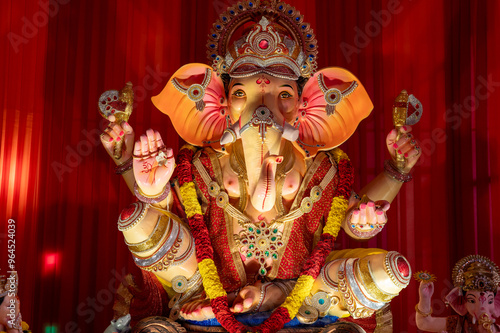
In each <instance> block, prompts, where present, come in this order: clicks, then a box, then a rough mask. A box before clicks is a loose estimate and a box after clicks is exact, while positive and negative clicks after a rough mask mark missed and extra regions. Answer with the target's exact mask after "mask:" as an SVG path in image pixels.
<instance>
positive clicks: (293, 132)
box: [283, 122, 299, 142]
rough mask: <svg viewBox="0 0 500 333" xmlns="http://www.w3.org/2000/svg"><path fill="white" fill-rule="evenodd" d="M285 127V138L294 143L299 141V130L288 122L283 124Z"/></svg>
mask: <svg viewBox="0 0 500 333" xmlns="http://www.w3.org/2000/svg"><path fill="white" fill-rule="evenodd" d="M283 127H284V129H283V138H284V139H286V140H288V141H292V142H294V141H297V139H298V138H299V130H298V129H297V128H295V127H293V126H292V125H290V124H289V123H287V122H285V123H284V124H283Z"/></svg>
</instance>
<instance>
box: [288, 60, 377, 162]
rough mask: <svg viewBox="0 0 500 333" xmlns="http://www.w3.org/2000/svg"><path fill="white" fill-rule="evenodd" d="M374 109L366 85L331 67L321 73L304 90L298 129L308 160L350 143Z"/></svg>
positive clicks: (345, 72)
mask: <svg viewBox="0 0 500 333" xmlns="http://www.w3.org/2000/svg"><path fill="white" fill-rule="evenodd" d="M372 109H373V104H372V102H371V100H370V97H369V96H368V93H367V92H366V90H365V88H364V87H363V85H362V84H361V83H360V82H359V80H358V79H357V78H356V77H355V76H354V75H353V74H352V73H350V72H349V71H347V70H345V69H343V68H339V67H330V68H325V69H323V70H321V71H319V72H317V73H316V74H315V75H314V76H313V77H312V78H310V79H309V81H308V82H307V83H306V85H305V86H304V89H303V90H302V98H301V104H300V107H299V112H298V115H297V118H296V119H295V123H294V125H295V127H296V128H298V129H299V133H300V134H299V139H298V140H297V144H298V145H299V146H300V147H301V148H302V149H303V150H304V151H305V153H306V156H314V155H315V154H316V153H317V152H318V151H320V150H329V149H332V148H335V147H337V146H339V145H340V144H342V143H343V142H344V141H346V140H347V139H348V138H349V137H350V136H351V135H352V133H354V131H355V130H356V128H357V127H358V124H359V123H360V122H361V120H363V119H364V118H366V117H367V116H368V115H369V114H370V112H371V111H372Z"/></svg>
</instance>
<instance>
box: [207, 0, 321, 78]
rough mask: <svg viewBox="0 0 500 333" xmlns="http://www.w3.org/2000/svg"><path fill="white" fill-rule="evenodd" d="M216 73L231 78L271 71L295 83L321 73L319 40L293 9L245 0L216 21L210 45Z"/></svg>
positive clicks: (270, 2)
mask: <svg viewBox="0 0 500 333" xmlns="http://www.w3.org/2000/svg"><path fill="white" fill-rule="evenodd" d="M207 48H208V52H207V55H208V58H209V59H210V60H211V61H212V66H213V68H214V70H215V71H216V72H217V73H219V74H229V75H230V76H231V77H245V76H251V75H254V74H257V73H267V74H270V75H273V76H276V77H281V78H286V79H293V80H296V79H298V78H299V77H301V76H302V77H304V78H309V77H311V76H312V75H313V74H314V72H315V71H316V69H317V61H316V58H317V54H318V51H317V41H316V37H315V35H314V33H313V31H312V29H311V28H310V26H309V24H308V23H305V22H303V17H302V15H300V12H298V11H297V10H296V9H295V8H294V7H292V6H290V5H288V4H285V3H283V2H277V1H259V0H258V1H245V2H240V3H238V4H236V5H235V6H232V7H230V8H228V10H227V11H226V12H225V13H223V14H221V15H220V18H219V19H218V20H217V21H216V22H215V23H214V25H213V28H212V31H211V33H210V35H209V41H208V43H207Z"/></svg>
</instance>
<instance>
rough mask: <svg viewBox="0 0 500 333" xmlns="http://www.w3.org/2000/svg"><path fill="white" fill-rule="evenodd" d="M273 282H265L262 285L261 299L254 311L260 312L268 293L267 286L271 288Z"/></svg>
mask: <svg viewBox="0 0 500 333" xmlns="http://www.w3.org/2000/svg"><path fill="white" fill-rule="evenodd" d="M272 285H273V284H272V283H271V282H267V283H264V284H263V285H262V286H260V299H259V303H257V306H256V307H255V309H254V310H253V312H259V310H260V307H261V306H262V304H263V303H264V299H265V298H266V294H267V288H270V287H271V286H272Z"/></svg>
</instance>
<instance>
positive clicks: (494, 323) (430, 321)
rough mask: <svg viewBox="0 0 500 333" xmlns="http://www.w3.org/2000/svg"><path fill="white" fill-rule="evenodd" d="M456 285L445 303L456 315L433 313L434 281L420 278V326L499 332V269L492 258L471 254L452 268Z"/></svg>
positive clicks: (417, 318) (418, 306)
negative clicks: (437, 314)
mask: <svg viewBox="0 0 500 333" xmlns="http://www.w3.org/2000/svg"><path fill="white" fill-rule="evenodd" d="M452 279H453V284H454V288H453V289H452V290H451V291H450V292H449V293H448V295H446V297H445V299H446V303H447V304H448V305H449V306H451V308H452V309H453V310H455V312H456V313H457V315H453V316H448V317H434V316H432V308H431V297H432V294H433V293H434V283H433V282H432V280H433V278H431V279H421V282H420V288H419V294H420V300H419V302H418V304H417V305H415V310H416V312H417V313H416V317H415V319H416V322H417V327H418V328H419V329H421V330H425V331H426V332H452V333H454V332H474V333H476V332H478V333H482V332H485V333H486V332H489V333H491V332H500V325H499V324H500V322H499V321H498V319H499V318H500V293H499V292H498V291H499V288H500V271H499V270H498V267H497V265H495V263H493V262H492V261H491V260H490V259H488V258H486V257H483V256H480V255H470V256H467V257H465V258H462V259H461V260H459V261H458V262H457V263H456V264H455V267H454V268H453V274H452Z"/></svg>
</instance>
